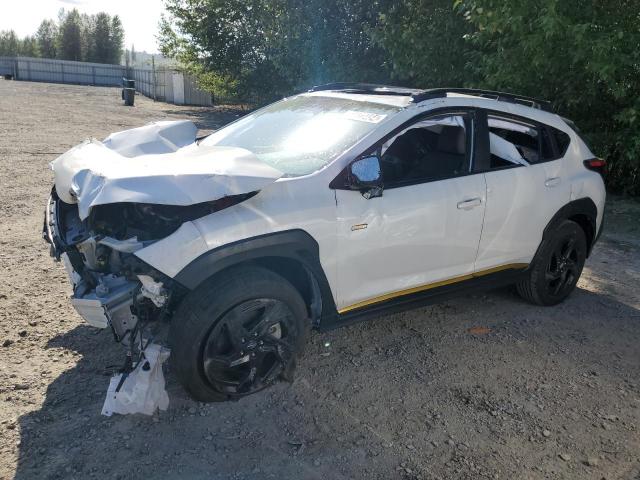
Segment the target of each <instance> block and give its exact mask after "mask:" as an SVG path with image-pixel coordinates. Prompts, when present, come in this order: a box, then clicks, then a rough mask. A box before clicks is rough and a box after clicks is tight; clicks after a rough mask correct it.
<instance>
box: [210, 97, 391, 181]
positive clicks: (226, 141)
mask: <svg viewBox="0 0 640 480" xmlns="http://www.w3.org/2000/svg"><path fill="white" fill-rule="evenodd" d="M399 109H400V107H397V106H392V105H383V104H378V103H372V102H363V101H357V100H351V99H346V98H335V97H322V96H304V95H303V96H298V97H293V98H288V99H285V100H282V101H280V102H277V103H274V104H272V105H269V106H267V107H265V108H263V109H260V110H258V111H256V112H254V113H252V114H250V115H247V116H246V117H244V118H242V119H240V120H238V121H237V122H234V123H232V124H231V125H229V126H227V127H224V128H222V129H220V130H218V131H217V132H214V133H213V134H212V135H210V136H209V137H207V138H206V139H204V140H203V141H202V145H219V146H227V147H240V148H244V149H246V150H249V151H250V152H252V153H253V154H255V155H256V156H257V157H258V158H259V159H260V160H262V161H263V162H264V163H266V164H268V165H270V166H272V167H274V168H276V169H277V170H280V171H281V172H283V173H284V174H285V176H289V177H292V176H299V175H307V174H309V173H313V172H315V171H316V170H319V169H320V168H322V167H324V166H325V165H327V164H328V163H330V162H331V161H332V160H333V159H334V158H336V157H337V156H338V155H339V154H340V153H342V152H343V151H345V150H346V149H347V148H349V147H350V146H351V145H353V144H354V143H356V142H357V141H358V140H360V139H361V138H362V137H363V136H364V135H366V134H367V133H368V132H369V131H371V130H372V129H373V128H375V127H376V125H377V124H378V123H380V122H381V121H382V120H384V119H385V118H386V117H387V116H388V115H391V114H393V113H395V112H397V111H398V110H399Z"/></svg>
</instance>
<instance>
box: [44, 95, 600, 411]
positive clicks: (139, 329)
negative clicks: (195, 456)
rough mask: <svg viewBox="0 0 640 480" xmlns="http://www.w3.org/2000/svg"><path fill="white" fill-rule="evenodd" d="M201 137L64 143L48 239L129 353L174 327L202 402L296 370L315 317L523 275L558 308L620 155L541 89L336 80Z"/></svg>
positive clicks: (185, 374) (191, 130)
mask: <svg viewBox="0 0 640 480" xmlns="http://www.w3.org/2000/svg"><path fill="white" fill-rule="evenodd" d="M196 133H197V132H196V127H195V126H194V124H193V123H191V122H189V121H178V122H159V123H154V124H151V125H147V126H144V127H141V128H135V129H132V130H127V131H124V132H120V133H115V134H112V135H110V136H109V137H108V138H107V139H106V140H104V141H103V142H99V141H96V140H89V141H86V142H84V143H82V144H81V145H79V146H77V147H75V148H73V149H71V150H70V151H68V152H67V153H65V154H63V155H62V156H60V157H59V158H58V159H56V160H55V161H54V162H53V163H52V168H53V171H54V174H55V188H54V189H53V192H52V195H51V198H50V200H49V204H48V206H47V209H46V217H45V224H44V237H45V238H46V240H47V241H48V242H49V243H50V244H51V251H52V254H53V256H54V257H55V258H57V259H61V260H62V261H63V262H64V264H65V265H66V267H67V270H68V272H69V275H70V277H71V281H72V283H73V296H72V297H71V302H72V304H73V306H74V307H75V309H76V310H77V311H78V313H79V314H80V315H81V316H82V317H83V318H84V319H86V321H87V322H89V323H90V324H91V325H94V326H96V327H101V328H107V327H108V328H110V329H111V330H112V331H113V334H114V337H115V339H116V340H117V341H119V342H123V343H125V344H126V345H127V346H128V348H129V349H130V352H129V353H130V358H133V359H135V358H136V357H135V355H138V354H139V352H140V349H141V348H142V347H141V345H143V342H148V341H149V340H150V339H151V338H161V337H154V335H161V334H160V333H158V332H161V330H162V329H161V328H160V327H161V326H163V325H166V326H168V328H167V329H165V330H166V338H165V340H164V341H166V342H167V343H168V344H169V345H170V347H171V359H172V360H171V361H172V365H173V369H174V371H175V373H176V374H177V376H178V378H179V380H180V381H181V383H182V384H183V385H184V387H185V388H186V389H187V390H188V391H189V392H190V394H191V395H192V396H193V397H194V398H195V399H197V400H200V401H205V402H206V401H220V400H226V399H237V398H240V397H242V396H245V395H248V394H251V393H254V392H256V391H259V390H261V389H262V388H264V387H266V386H268V385H270V384H272V383H273V382H274V381H275V380H276V379H279V378H283V379H291V378H292V373H293V369H294V365H295V358H296V356H298V355H299V354H300V352H301V351H302V348H303V345H304V343H305V340H306V337H307V335H308V332H309V330H310V328H312V327H316V328H320V329H329V328H334V327H337V326H341V325H345V324H348V323H350V322H353V321H356V320H361V319H364V318H367V317H372V316H373V317H376V316H379V315H381V314H382V313H384V312H392V311H398V310H401V309H406V308H414V307H417V306H420V305H424V304H425V303H427V302H432V301H434V300H438V299H442V298H444V297H445V296H447V295H450V294H459V293H461V292H467V291H469V290H470V289H473V290H478V289H486V288H493V287H497V286H501V285H507V284H515V285H517V289H518V291H519V292H520V294H521V295H522V296H523V297H524V298H526V299H527V300H530V301H532V302H534V303H537V304H540V305H553V304H556V303H558V302H560V301H562V300H563V299H565V298H566V297H567V296H568V295H569V293H570V292H571V291H572V290H573V289H574V287H575V286H576V283H577V281H578V278H579V277H580V274H581V271H582V267H583V265H584V262H585V258H586V257H587V256H588V255H589V253H590V252H591V249H592V248H593V245H594V243H595V242H596V240H597V238H598V236H599V233H600V231H601V226H602V220H603V210H604V203H605V188H604V183H603V180H602V176H601V174H602V170H603V168H604V162H603V161H602V160H600V159H597V158H595V157H594V155H593V154H592V153H591V152H590V150H589V148H588V147H587V145H586V144H585V142H584V141H583V140H582V139H581V137H580V135H579V134H578V133H577V131H576V129H575V127H574V126H573V125H572V124H571V122H569V121H567V120H565V119H563V118H561V117H559V116H558V115H556V114H554V113H551V112H550V111H549V105H548V104H547V103H546V102H541V101H538V100H535V99H531V98H527V97H522V96H517V95H511V94H505V93H498V92H489V91H481V90H468V89H431V90H411V89H405V88H396V87H384V86H375V85H364V84H332V85H326V86H322V87H316V88H314V89H312V90H311V91H309V92H306V93H303V94H300V95H296V96H292V97H289V98H286V99H284V100H282V101H279V102H277V103H274V104H272V105H269V106H267V107H265V108H263V109H261V110H257V111H255V112H253V113H251V114H250V115H247V116H245V117H243V118H241V119H239V120H238V121H236V122H234V123H232V124H230V125H228V126H226V127H224V128H222V129H220V130H218V131H216V132H215V133H213V134H211V135H209V136H207V137H204V138H197V137H196ZM130 364H135V362H130Z"/></svg>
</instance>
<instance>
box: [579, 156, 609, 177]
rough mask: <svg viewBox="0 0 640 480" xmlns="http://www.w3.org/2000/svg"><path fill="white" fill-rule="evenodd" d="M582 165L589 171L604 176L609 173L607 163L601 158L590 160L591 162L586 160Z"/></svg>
mask: <svg viewBox="0 0 640 480" xmlns="http://www.w3.org/2000/svg"><path fill="white" fill-rule="evenodd" d="M582 163H584V166H585V167H587V168H588V169H589V170H593V171H594V172H598V173H599V174H600V175H602V176H604V174H605V173H607V162H605V161H604V160H602V159H601V158H590V159H589V160H585V161H584V162H582Z"/></svg>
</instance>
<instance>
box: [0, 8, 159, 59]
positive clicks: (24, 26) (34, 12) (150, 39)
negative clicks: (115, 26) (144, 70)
mask: <svg viewBox="0 0 640 480" xmlns="http://www.w3.org/2000/svg"><path fill="white" fill-rule="evenodd" d="M61 8H64V9H65V10H72V9H73V8H77V9H78V11H79V12H80V13H87V14H92V13H98V12H101V11H102V12H106V13H108V14H110V15H119V16H120V19H121V20H122V24H123V26H124V31H125V42H124V43H125V48H131V44H132V43H133V44H134V45H135V49H136V51H143V50H146V51H147V52H148V53H157V52H158V46H157V42H156V38H155V36H156V34H157V32H158V22H159V21H160V14H161V13H162V12H164V6H163V0H0V30H15V32H16V34H17V35H18V36H20V37H23V36H25V35H33V34H35V33H36V30H37V29H38V25H40V22H42V20H44V19H45V18H50V19H54V20H57V18H58V11H59V10H60V9H61Z"/></svg>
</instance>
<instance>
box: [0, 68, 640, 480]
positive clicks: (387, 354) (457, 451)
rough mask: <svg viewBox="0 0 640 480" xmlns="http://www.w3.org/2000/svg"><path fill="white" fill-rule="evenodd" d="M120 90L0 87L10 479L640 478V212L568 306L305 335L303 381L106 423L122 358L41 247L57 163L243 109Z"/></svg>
mask: <svg viewBox="0 0 640 480" xmlns="http://www.w3.org/2000/svg"><path fill="white" fill-rule="evenodd" d="M235 115H236V112H233V111H231V110H223V109H202V108H190V107H177V106H172V105H166V104H162V103H154V102H152V101H150V100H148V99H145V98H141V97H138V98H137V99H136V106H135V107H134V108H126V107H124V106H122V101H121V100H120V92H119V90H117V89H108V88H93V87H80V86H69V85H52V84H37V83H22V82H12V81H2V80H0V186H1V187H2V188H0V215H1V216H2V221H1V222H0V246H1V248H0V342H2V343H0V477H1V478H19V479H26V478H88V477H98V478H142V477H144V478H163V479H173V478H203V479H204V478H207V479H262V478H274V479H281V478H296V479H323V480H324V479H346V478H367V479H395V478H398V479H404V478H408V479H413V478H416V479H457V478H460V479H483V478H491V479H525V480H526V479H543V478H544V479H580V480H582V479H597V480H600V479H618V478H619V479H628V480H631V479H635V480H637V479H640V431H639V429H640V310H639V309H640V293H639V291H640V290H639V286H640V281H639V280H640V254H639V253H638V247H639V246H640V220H639V219H640V204H638V203H635V202H631V201H624V200H621V199H612V200H611V201H610V202H609V206H608V212H607V215H608V218H607V222H608V229H607V231H606V233H605V235H604V237H603V239H602V240H601V242H600V243H599V244H598V246H597V247H596V249H595V251H594V254H593V255H592V257H591V258H590V259H589V260H588V262H587V266H586V269H585V273H584V275H583V278H582V280H581V281H580V283H579V288H578V289H577V290H576V292H575V293H574V294H573V295H572V296H571V297H570V299H569V300H568V301H566V302H565V303H563V304H562V305H559V306H557V307H553V308H540V307H535V306H531V305H528V304H527V303H524V302H523V301H521V300H520V299H519V298H518V297H517V296H516V295H515V294H514V293H513V292H512V291H511V290H510V289H506V290H500V291H496V292H491V293H489V294H486V295H478V296H470V297H464V298H460V299H457V300H453V301H448V302H446V303H443V304H439V305H435V306H432V307H428V308H423V309H419V310H414V311H410V312H406V313H402V314H398V315H392V316H386V317H381V318H379V319H377V320H374V321H371V322H368V323H365V324H360V325H356V326H352V327H348V328H344V329H341V330H337V331H334V332H331V333H328V334H314V335H312V337H311V340H310V343H309V345H308V348H307V351H306V353H305V355H304V357H303V358H302V359H301V360H300V362H299V369H298V372H297V377H296V380H295V382H294V383H293V384H292V385H288V384H279V385H277V386H275V387H274V388H271V389H269V390H267V391H265V392H262V393H260V394H258V395H255V396H253V397H250V398H247V399H244V400H242V401H240V402H235V403H225V404H214V405H204V404H199V403H195V402H193V401H191V400H189V399H188V398H187V397H186V395H185V394H184V393H183V392H182V390H181V389H180V387H179V386H178V385H177V384H176V381H175V379H174V378H173V377H172V375H171V371H170V370H171V369H170V366H169V369H168V370H169V371H168V374H167V379H168V389H169V394H170V398H171V405H170V407H169V410H168V411H166V412H163V413H160V414H158V415H155V416H153V417H145V416H141V415H134V416H117V415H116V416H114V417H111V418H107V417H103V416H101V415H100V410H101V407H102V402H103V400H104V395H105V391H106V388H107V384H108V382H109V377H108V368H107V367H108V366H110V365H119V364H121V362H122V360H123V351H122V349H121V347H120V346H118V345H116V344H114V343H113V341H112V339H111V335H110V333H109V332H108V331H101V330H97V329H94V328H91V327H89V326H87V325H85V324H84V323H83V322H82V321H81V319H80V318H79V317H78V315H77V314H76V313H75V312H74V310H73V309H72V307H71V306H70V304H69V303H68V301H67V296H68V295H69V294H70V288H69V286H68V284H67V279H66V275H65V273H64V270H63V267H62V265H61V264H55V263H54V262H53V261H52V260H51V259H50V258H49V256H48V248H47V247H46V245H45V244H44V243H43V241H42V240H41V238H40V231H41V226H42V211H43V207H44V203H45V200H46V198H47V194H48V192H49V189H50V188H51V183H52V174H51V172H50V170H49V168H48V165H47V164H48V162H50V161H51V160H53V159H54V158H55V157H56V156H57V155H58V154H60V153H62V152H64V151H65V150H67V149H68V148H69V147H71V146H73V145H75V144H77V143H79V142H80V141H81V140H83V139H84V138H85V137H88V136H94V137H97V138H102V137H104V136H106V135H107V134H108V133H110V132H112V131H116V130H121V129H125V128H129V127H135V126H139V125H143V124H145V123H147V122H149V121H151V120H158V119H163V118H184V117H187V118H192V119H193V120H195V121H196V122H197V123H198V126H199V127H201V128H203V129H212V128H217V126H219V125H221V124H223V123H225V122H227V121H229V120H231V119H233V118H235Z"/></svg>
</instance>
